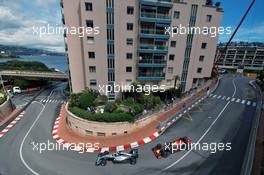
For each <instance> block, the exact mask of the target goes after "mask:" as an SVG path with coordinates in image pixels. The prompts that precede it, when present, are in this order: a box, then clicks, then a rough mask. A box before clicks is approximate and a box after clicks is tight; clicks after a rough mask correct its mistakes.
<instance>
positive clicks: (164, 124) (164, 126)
mask: <svg viewBox="0 0 264 175" xmlns="http://www.w3.org/2000/svg"><path fill="white" fill-rule="evenodd" d="M220 81H221V78H219V79H218V80H217V83H216V84H215V86H214V88H213V89H212V90H211V93H213V92H214V91H215V90H216V89H217V87H218V85H219V82H220ZM208 95H209V94H205V95H202V96H199V97H197V98H196V99H195V100H193V102H192V103H191V104H188V105H186V106H185V107H184V108H182V109H181V110H179V111H178V112H176V113H174V114H172V115H171V116H170V117H169V118H168V119H167V120H165V121H163V122H161V123H160V124H159V126H158V129H159V130H161V132H164V131H165V130H166V129H167V126H170V124H171V123H174V122H176V121H177V120H178V119H180V118H182V116H183V114H185V113H187V112H188V111H189V110H190V109H192V108H193V107H195V104H198V103H200V102H201V101H203V100H204V99H206V98H207V97H208ZM190 98H192V97H190ZM168 124H169V125H168Z"/></svg>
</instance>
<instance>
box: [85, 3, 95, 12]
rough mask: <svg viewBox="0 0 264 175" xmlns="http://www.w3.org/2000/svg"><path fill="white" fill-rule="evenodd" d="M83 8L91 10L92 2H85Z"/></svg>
mask: <svg viewBox="0 0 264 175" xmlns="http://www.w3.org/2000/svg"><path fill="white" fill-rule="evenodd" d="M85 9H86V11H93V4H92V3H91V2H86V3H85Z"/></svg>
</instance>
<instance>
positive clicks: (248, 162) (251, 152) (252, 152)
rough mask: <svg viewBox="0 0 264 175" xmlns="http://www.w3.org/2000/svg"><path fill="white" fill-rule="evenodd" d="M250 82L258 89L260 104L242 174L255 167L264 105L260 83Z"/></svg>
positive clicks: (248, 172)
mask: <svg viewBox="0 0 264 175" xmlns="http://www.w3.org/2000/svg"><path fill="white" fill-rule="evenodd" d="M249 84H250V85H251V86H252V87H253V88H254V89H256V91H257V92H258V93H260V95H257V98H258V102H259V103H258V105H257V110H256V116H255V117H254V119H253V122H252V127H251V130H250V135H249V142H248V145H247V149H246V155H245V157H244V161H243V165H242V170H241V172H240V175H250V174H251V172H252V168H253V163H254V155H255V146H256V140H257V134H258V127H259V121H260V117H261V109H262V105H263V101H262V96H261V90H260V87H259V86H258V85H256V84H255V81H254V80H253V81H250V82H249Z"/></svg>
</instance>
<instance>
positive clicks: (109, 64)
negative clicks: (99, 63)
mask: <svg viewBox="0 0 264 175" xmlns="http://www.w3.org/2000/svg"><path fill="white" fill-rule="evenodd" d="M107 68H109V69H114V68H115V60H114V59H107Z"/></svg>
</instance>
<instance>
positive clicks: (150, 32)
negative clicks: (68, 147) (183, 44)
mask: <svg viewBox="0 0 264 175" xmlns="http://www.w3.org/2000/svg"><path fill="white" fill-rule="evenodd" d="M139 36H140V37H142V38H161V39H166V40H168V39H169V38H170V35H169V34H165V31H164V30H158V29H141V30H140V33H139Z"/></svg>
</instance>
